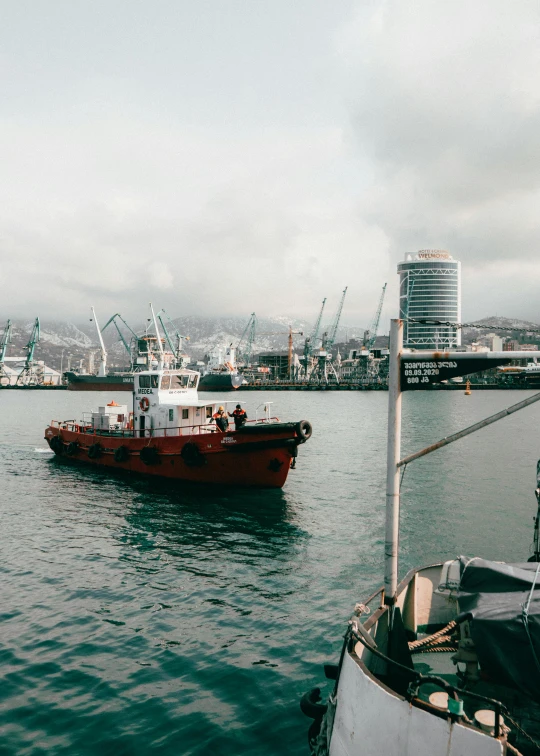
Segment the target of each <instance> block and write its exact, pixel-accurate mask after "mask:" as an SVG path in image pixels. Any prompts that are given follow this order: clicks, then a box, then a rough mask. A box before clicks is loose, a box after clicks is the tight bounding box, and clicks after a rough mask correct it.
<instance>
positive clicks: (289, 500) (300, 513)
mask: <svg viewBox="0 0 540 756" xmlns="http://www.w3.org/2000/svg"><path fill="white" fill-rule="evenodd" d="M239 395H240V393H239V394H238V396H239ZM525 395H527V392H478V393H475V394H473V396H471V397H464V395H463V393H462V392H461V391H460V392H456V393H443V392H437V393H420V392H419V393H416V394H415V393H412V394H409V395H406V396H405V397H404V433H403V435H404V453H405V452H407V453H408V452H412V451H414V450H416V449H418V448H420V447H422V446H424V445H426V444H428V443H430V442H433V441H435V440H438V439H439V438H440V437H442V436H444V435H447V434H448V433H450V432H453V431H455V430H458V429H459V428H461V427H464V426H466V425H469V424H470V423H471V422H473V421H474V420H476V419H479V418H481V417H483V416H485V415H487V414H490V413H491V412H494V411H496V410H498V409H501V408H502V407H504V406H507V405H509V404H511V403H513V402H515V401H519V400H520V399H521V398H523V397H524V396H525ZM104 396H105V395H104V394H102V395H99V394H89V393H80V394H79V393H72V392H32V391H29V392H24V391H9V392H8V391H3V392H2V391H0V417H1V427H2V430H3V432H2V434H1V437H0V492H1V495H0V500H1V504H0V511H1V514H2V519H1V530H0V539H1V546H2V549H1V553H2V560H1V563H0V569H1V571H2V602H1V606H0V612H1V624H0V659H1V669H2V673H3V675H2V676H3V682H2V685H1V686H0V699H1V702H0V703H1V711H0V727H1V741H0V753H2V754H17V755H19V754H21V755H22V754H32V755H33V756H34V755H37V754H70V755H73V754H111V755H112V754H115V756H116V755H120V754H126V755H127V754H129V755H131V754H133V755H135V754H137V755H138V754H148V753H159V754H163V755H164V756H165V755H167V754H171V755H172V754H174V755H175V756H178V755H179V754H213V755H220V754H227V755H229V754H230V755H231V756H233V755H236V754H257V755H259V754H261V755H265V754H277V753H279V754H280V756H285V755H286V754H295V755H296V754H302V753H306V731H307V727H308V724H309V722H308V720H306V719H305V718H304V717H303V716H302V715H301V713H300V711H299V707H298V700H299V698H300V696H301V694H302V693H303V692H304V691H305V690H307V689H308V688H311V687H314V686H315V685H317V684H319V685H320V684H323V685H325V682H324V677H323V672H322V664H323V663H324V662H325V661H335V660H336V658H337V654H338V651H339V648H340V639H341V636H342V634H343V631H344V628H345V623H346V620H347V619H348V617H349V615H350V613H351V611H352V608H353V605H354V603H355V602H356V601H358V600H361V599H362V598H364V597H365V596H366V595H367V594H368V593H369V592H370V591H371V590H372V589H374V588H376V587H378V586H379V584H380V583H381V578H382V568H381V564H382V550H383V523H384V509H383V507H384V472H385V459H384V456H385V444H386V404H387V394H385V393H376V392H374V393H356V392H352V393H349V392H347V393H334V392H331V393H311V392H310V393H302V392H291V393H281V392H280V393H274V394H272V393H271V392H269V393H268V394H261V393H244V394H243V396H242V399H243V400H245V401H246V402H247V409H248V412H250V414H253V410H254V408H255V406H256V405H257V404H259V403H262V402H264V401H266V400H272V401H274V402H275V403H274V405H273V406H274V410H275V413H276V414H278V415H279V416H280V417H281V418H282V419H286V420H297V419H304V418H306V419H309V420H311V422H312V423H313V426H314V434H313V437H312V439H311V440H310V442H309V443H307V444H306V445H305V446H303V447H301V448H300V454H299V458H298V467H297V469H296V470H293V471H292V472H291V474H290V476H289V480H288V482H287V484H286V486H285V488H284V490H283V491H281V492H279V491H233V490H226V489H223V490H219V489H218V490H216V489H214V490H212V491H210V490H204V489H203V488H194V487H187V486H182V485H181V484H180V485H178V484H177V485H175V486H174V487H171V486H170V485H167V484H159V483H157V482H156V481H151V480H146V479H144V478H135V477H126V476H110V475H106V474H102V473H100V472H96V471H93V470H88V469H86V468H85V467H83V466H80V467H73V466H65V465H63V464H62V463H60V462H58V461H57V460H55V459H54V458H53V457H52V455H51V454H49V453H48V452H47V447H46V444H45V442H44V441H43V430H44V428H45V426H46V425H47V424H48V422H49V420H50V419H51V418H57V419H59V418H73V417H77V416H78V415H79V414H80V413H81V412H82V411H83V410H88V409H91V408H92V406H97V405H98V403H103V399H104ZM126 396H127V397H128V398H130V395H129V394H127V395H126V394H116V395H114V394H110V395H107V401H109V400H110V399H111V398H115V399H116V400H117V401H119V402H120V401H125V400H126ZM539 421H540V407H539V406H538V405H535V406H533V407H532V408H530V409H529V410H525V411H524V412H522V413H518V414H517V415H514V416H512V417H510V418H507V419H506V420H503V421H501V422H500V423H498V424H496V425H494V426H493V427H492V428H490V429H487V430H484V431H482V432H480V433H478V434H476V435H474V436H472V437H470V438H469V439H466V440H463V441H461V442H458V443H456V444H455V445H453V446H452V447H449V448H448V449H446V450H443V451H438V452H436V453H434V454H433V455H431V456H429V457H427V458H424V459H422V460H419V461H418V462H415V463H414V464H411V465H410V467H409V468H408V469H407V472H406V475H405V478H404V481H403V489H402V490H403V517H402V540H401V548H402V562H401V570H400V572H401V574H404V572H405V571H406V570H407V569H408V568H409V567H410V566H413V565H418V564H425V563H428V562H430V561H432V560H439V559H441V558H446V557H453V556H455V555H457V554H462V553H463V554H469V555H473V554H474V555H481V556H485V557H488V558H497V559H510V560H512V559H514V560H516V561H517V560H522V559H524V558H526V557H527V556H528V554H529V545H530V542H531V540H532V517H533V514H534V512H535V500H534V495H533V490H534V486H535V469H536V460H537V458H538V457H539V456H540V443H539V432H538V426H539Z"/></svg>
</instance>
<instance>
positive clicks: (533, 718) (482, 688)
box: [412, 651, 540, 756]
mask: <svg viewBox="0 0 540 756" xmlns="http://www.w3.org/2000/svg"><path fill="white" fill-rule="evenodd" d="M453 655H454V652H453V651H440V652H433V651H431V652H426V653H420V654H414V655H413V657H412V658H413V663H414V668H415V670H417V672H420V673H421V674H423V675H436V676H437V677H441V678H442V679H443V680H445V681H446V682H448V683H450V684H451V685H454V686H457V687H461V688H464V689H465V690H469V691H470V692H471V693H476V694H478V695H480V696H486V697H487V698H493V699H495V700H497V701H500V702H501V703H502V704H503V705H504V706H505V707H506V708H507V709H508V710H509V711H510V712H511V716H512V719H513V720H514V722H515V723H517V724H518V725H519V727H520V728H522V729H523V730H525V732H527V733H528V734H529V735H530V736H531V737H532V738H533V739H534V740H536V741H537V742H538V743H539V745H535V744H533V743H532V742H531V741H530V740H528V739H527V738H526V737H525V736H524V735H523V734H522V733H521V732H519V730H518V728H517V727H516V726H515V725H514V723H512V722H510V721H508V718H507V717H506V716H505V715H504V713H503V718H504V721H505V725H506V726H507V727H509V728H510V735H509V742H510V743H511V744H512V745H513V746H514V747H515V748H517V749H518V750H519V751H520V753H522V754H523V756H533V754H534V755H535V756H538V754H539V753H540V705H539V704H537V703H536V702H534V701H531V699H530V698H527V697H526V696H525V695H524V694H523V693H520V691H518V690H515V689H511V688H508V687H506V686H502V685H497V684H495V683H493V682H490V681H487V680H479V681H478V682H477V683H476V684H474V685H470V684H469V685H468V686H463V683H462V681H461V680H460V678H459V677H458V675H457V674H456V666H455V665H454V663H453V662H452V656H453ZM435 691H440V688H439V687H437V686H436V685H434V684H430V683H426V685H423V686H422V688H421V690H420V698H421V699H422V700H423V701H428V700H429V696H430V694H431V693H434V692H435ZM464 707H465V714H466V715H467V716H468V717H469V719H471V720H474V713H475V711H477V710H478V709H483V708H488V707H487V706H485V705H483V704H482V703H480V702H478V701H475V700H474V699H472V698H469V697H467V698H466V699H465V700H464Z"/></svg>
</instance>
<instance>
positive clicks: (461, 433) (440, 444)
mask: <svg viewBox="0 0 540 756" xmlns="http://www.w3.org/2000/svg"><path fill="white" fill-rule="evenodd" d="M538 401H540V393H538V394H533V396H529V397H528V399H524V400H523V401H521V402H518V403H517V404H513V405H512V406H511V407H507V408H506V409H503V410H501V411H500V412H497V413H496V414H495V415H491V416H490V417H486V418H485V419H484V420H480V422H478V423H475V424H474V425H470V426H469V427H468V428H464V430H461V431H458V432H457V433H454V434H452V435H451V436H446V438H443V439H441V440H440V441H437V443H436V444H431V446H426V448H425V449H422V450H421V451H417V452H415V453H414V454H410V455H409V456H408V457H404V458H403V459H402V460H400V461H399V462H398V463H397V466H398V467H403V465H408V464H409V462H413V460H415V459H418V458H419V457H425V455H426V454H431V452H433V451H435V450H436V449H440V448H441V447H443V446H448V444H451V443H453V442H454V441H458V440H459V439H460V438H464V437H465V436H469V435H470V434H471V433H474V432H475V431H477V430H480V428H485V427H486V426H487V425H491V424H492V423H496V422H497V420H502V418H503V417H508V415H513V414H514V412H518V411H519V410H520V409H524V408H525V407H528V406H529V405H530V404H534V403H535V402H538Z"/></svg>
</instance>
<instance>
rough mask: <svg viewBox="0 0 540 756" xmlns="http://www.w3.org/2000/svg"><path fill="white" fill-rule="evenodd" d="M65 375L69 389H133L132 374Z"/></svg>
mask: <svg viewBox="0 0 540 756" xmlns="http://www.w3.org/2000/svg"><path fill="white" fill-rule="evenodd" d="M65 375H66V377H67V380H68V389H69V391H133V376H132V375H105V376H102V377H100V376H97V375H77V373H65Z"/></svg>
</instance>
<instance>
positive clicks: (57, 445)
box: [49, 436, 64, 456]
mask: <svg viewBox="0 0 540 756" xmlns="http://www.w3.org/2000/svg"><path fill="white" fill-rule="evenodd" d="M49 446H50V447H51V449H52V450H53V452H54V453H55V454H57V455H58V456H60V454H62V453H63V451H64V444H63V443H62V439H61V438H60V436H53V437H52V438H51V440H50V441H49Z"/></svg>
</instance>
